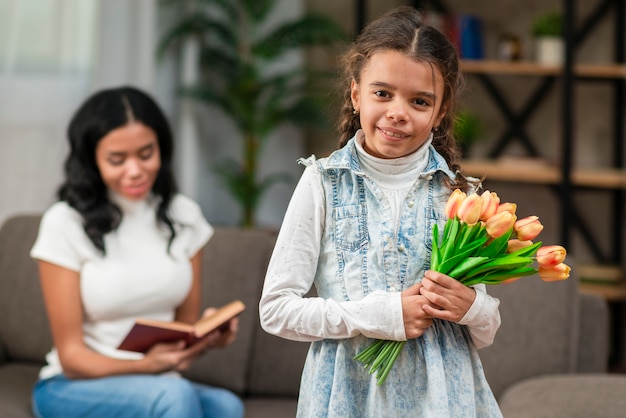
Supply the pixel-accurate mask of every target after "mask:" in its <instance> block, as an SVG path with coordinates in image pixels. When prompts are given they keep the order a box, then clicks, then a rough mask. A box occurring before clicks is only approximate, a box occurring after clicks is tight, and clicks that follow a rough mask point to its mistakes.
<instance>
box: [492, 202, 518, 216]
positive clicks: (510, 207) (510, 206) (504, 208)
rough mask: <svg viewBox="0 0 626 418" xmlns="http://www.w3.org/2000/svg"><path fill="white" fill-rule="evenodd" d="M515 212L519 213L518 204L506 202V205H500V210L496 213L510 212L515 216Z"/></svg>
mask: <svg viewBox="0 0 626 418" xmlns="http://www.w3.org/2000/svg"><path fill="white" fill-rule="evenodd" d="M515 211H517V204H516V203H509V202H505V203H500V204H499V205H498V210H496V213H500V212H510V213H512V214H513V215H515Z"/></svg>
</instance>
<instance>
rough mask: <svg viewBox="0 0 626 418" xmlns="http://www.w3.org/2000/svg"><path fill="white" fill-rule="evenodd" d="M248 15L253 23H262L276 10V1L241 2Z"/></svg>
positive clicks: (250, 0)
mask: <svg viewBox="0 0 626 418" xmlns="http://www.w3.org/2000/svg"><path fill="white" fill-rule="evenodd" d="M239 3H240V4H241V5H242V6H243V9H244V11H245V13H246V15H247V16H248V17H249V18H250V20H251V21H253V22H262V21H263V20H265V19H266V18H267V16H268V15H269V13H270V11H271V10H272V9H273V8H274V5H275V3H276V0H239Z"/></svg>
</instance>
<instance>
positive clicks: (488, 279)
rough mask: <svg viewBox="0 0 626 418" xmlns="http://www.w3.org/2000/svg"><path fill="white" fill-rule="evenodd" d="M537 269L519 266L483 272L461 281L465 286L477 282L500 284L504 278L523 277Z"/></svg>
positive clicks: (534, 272)
mask: <svg viewBox="0 0 626 418" xmlns="http://www.w3.org/2000/svg"><path fill="white" fill-rule="evenodd" d="M536 273H537V270H536V269H535V268H533V267H519V268H516V269H511V270H505V271H497V272H492V273H485V274H483V275H480V276H476V277H473V278H472V279H465V280H462V281H461V283H463V284H465V285H467V286H473V285H476V284H479V283H484V284H489V285H494V284H500V283H502V282H503V281H504V280H508V279H513V278H515V277H525V276H531V275H533V274H536Z"/></svg>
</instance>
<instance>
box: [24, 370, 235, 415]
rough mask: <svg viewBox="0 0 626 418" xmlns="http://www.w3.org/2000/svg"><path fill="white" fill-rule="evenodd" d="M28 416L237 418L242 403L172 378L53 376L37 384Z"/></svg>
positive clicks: (227, 394)
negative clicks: (74, 377) (81, 377)
mask: <svg viewBox="0 0 626 418" xmlns="http://www.w3.org/2000/svg"><path fill="white" fill-rule="evenodd" d="M33 412H34V413H35V416H37V417H38V418H57V417H62V418H73V417H94V418H99V417H103V418H108V417H137V418H144V417H145V418H147V417H173V418H192V417H193V418H200V417H204V418H209V417H211V418H226V417H228V418H230V417H232V418H241V417H243V403H242V401H241V400H240V399H239V398H238V397H237V396H236V395H235V394H234V393H232V392H230V391H228V390H226V389H220V388H215V387H210V386H206V385H201V384H198V383H193V382H190V381H189V380H187V379H184V378H179V377H175V376H165V375H163V376H159V375H124V376H111V377H105V378H99V379H84V380H83V379H76V380H73V379H68V378H66V377H65V376H63V375H58V376H54V377H52V378H50V379H46V380H40V381H38V382H37V384H36V385H35V387H34V389H33Z"/></svg>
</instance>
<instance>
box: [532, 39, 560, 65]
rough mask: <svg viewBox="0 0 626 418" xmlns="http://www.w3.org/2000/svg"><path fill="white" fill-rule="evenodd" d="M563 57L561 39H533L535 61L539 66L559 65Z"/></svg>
mask: <svg viewBox="0 0 626 418" xmlns="http://www.w3.org/2000/svg"><path fill="white" fill-rule="evenodd" d="M564 55H565V44H564V42H563V38H558V37H543V38H536V39H535V59H536V60H537V62H538V63H540V64H548V65H561V64H563V57H564Z"/></svg>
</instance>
